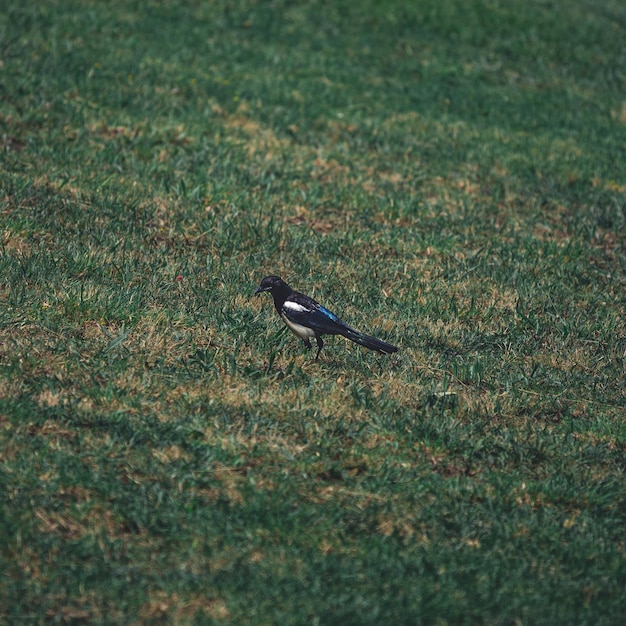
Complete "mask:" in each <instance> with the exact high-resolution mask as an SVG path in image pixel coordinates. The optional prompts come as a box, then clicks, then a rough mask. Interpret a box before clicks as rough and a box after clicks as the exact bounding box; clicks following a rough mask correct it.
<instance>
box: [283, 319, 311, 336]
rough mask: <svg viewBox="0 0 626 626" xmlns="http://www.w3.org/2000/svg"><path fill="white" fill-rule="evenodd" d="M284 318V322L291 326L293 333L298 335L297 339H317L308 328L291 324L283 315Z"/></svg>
mask: <svg viewBox="0 0 626 626" xmlns="http://www.w3.org/2000/svg"><path fill="white" fill-rule="evenodd" d="M281 317H282V318H283V322H285V324H287V326H289V328H290V329H291V332H292V333H293V334H294V335H296V337H300V339H312V338H313V337H315V333H314V332H313V331H312V330H311V329H310V328H307V327H306V326H300V324H294V323H293V322H290V321H289V320H288V319H287V318H286V317H285V316H284V315H281Z"/></svg>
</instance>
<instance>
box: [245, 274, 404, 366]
mask: <svg viewBox="0 0 626 626" xmlns="http://www.w3.org/2000/svg"><path fill="white" fill-rule="evenodd" d="M264 291H269V292H270V293H271V294H272V296H273V298H274V307H275V308H276V311H277V313H278V315H280V317H281V318H282V320H283V322H285V324H287V326H288V327H289V328H290V329H291V331H292V332H293V334H294V335H296V337H300V339H302V341H303V342H304V345H305V346H306V347H307V350H310V349H311V339H313V338H314V337H315V341H316V342H317V354H316V355H315V360H316V361H317V359H318V357H319V355H320V352H321V351H322V348H323V347H324V342H323V341H322V335H342V336H344V337H346V338H347V339H350V341H354V342H355V343H358V344H360V345H362V346H365V347H366V348H369V349H370V350H376V351H377V352H380V353H384V354H391V353H393V352H396V351H397V350H398V348H396V346H392V345H391V344H390V343H386V342H384V341H381V340H380V339H376V338H375V337H370V336H369V335H366V334H364V333H361V332H359V331H358V330H355V329H354V328H352V327H351V326H348V325H347V324H346V323H345V322H342V321H341V320H340V319H339V318H338V317H337V316H336V315H335V314H334V313H331V312H330V311H329V310H328V309H326V308H325V307H323V306H322V305H321V304H320V303H319V302H316V301H315V300H313V298H309V296H305V295H304V294H303V293H300V292H299V291H295V290H294V289H292V288H291V287H290V286H289V285H288V284H287V283H286V282H285V281H284V280H282V279H281V278H280V277H279V276H266V277H265V278H264V279H263V280H262V281H261V284H260V285H259V288H258V289H257V290H256V291H255V292H254V294H255V295H259V294H260V293H263V292H264Z"/></svg>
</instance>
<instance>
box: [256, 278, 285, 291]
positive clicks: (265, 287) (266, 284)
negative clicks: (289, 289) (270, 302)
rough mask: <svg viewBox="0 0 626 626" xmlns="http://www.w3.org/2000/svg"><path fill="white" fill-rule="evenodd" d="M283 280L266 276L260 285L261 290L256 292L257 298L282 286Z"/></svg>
mask: <svg viewBox="0 0 626 626" xmlns="http://www.w3.org/2000/svg"><path fill="white" fill-rule="evenodd" d="M282 282H283V281H282V279H281V278H280V276H266V277H265V278H264V279H263V280H262V281H261V284H260V285H259V288H258V289H257V290H256V291H255V292H254V295H255V296H258V295H259V294H260V293H263V292H264V291H272V289H274V287H275V286H278V285H280V284H282Z"/></svg>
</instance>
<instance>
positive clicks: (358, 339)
mask: <svg viewBox="0 0 626 626" xmlns="http://www.w3.org/2000/svg"><path fill="white" fill-rule="evenodd" d="M342 334H343V336H344V337H347V338H348V339H350V341H354V342H355V343H358V344H360V345H362V346H365V347H366V348H369V349H370V350H375V351H376V352H382V353H383V354H393V353H394V352H397V351H398V348H397V347H396V346H393V345H391V344H390V343H387V342H386V341H381V340H380V339H376V337H370V335H366V334H365V333H360V332H359V331H358V330H354V329H353V328H348V329H347V330H346V332H345V333H342Z"/></svg>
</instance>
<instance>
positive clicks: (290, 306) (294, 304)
mask: <svg viewBox="0 0 626 626" xmlns="http://www.w3.org/2000/svg"><path fill="white" fill-rule="evenodd" d="M283 309H291V310H292V311H298V312H299V313H301V312H302V311H308V310H309V309H307V308H306V307H305V306H302V305H301V304H298V303H297V302H291V301H289V300H287V302H285V303H284V304H283Z"/></svg>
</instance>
